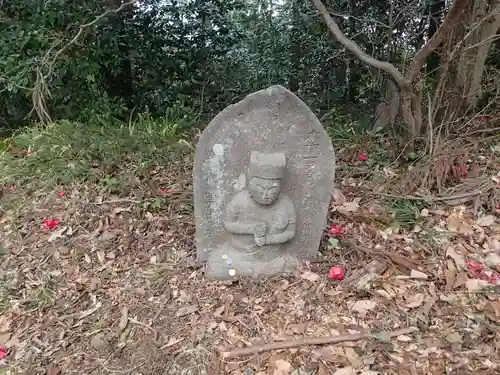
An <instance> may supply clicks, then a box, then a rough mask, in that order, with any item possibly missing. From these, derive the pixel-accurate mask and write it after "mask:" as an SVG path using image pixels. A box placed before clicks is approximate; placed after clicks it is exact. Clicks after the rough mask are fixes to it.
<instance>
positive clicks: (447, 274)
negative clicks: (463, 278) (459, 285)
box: [444, 259, 457, 292]
mask: <svg viewBox="0 0 500 375" xmlns="http://www.w3.org/2000/svg"><path fill="white" fill-rule="evenodd" d="M444 278H445V280H446V286H445V290H446V291H448V292H449V291H451V290H453V288H454V287H455V281H456V279H457V269H456V267H455V264H454V263H453V261H452V260H449V259H448V260H447V261H446V269H445V270H444Z"/></svg>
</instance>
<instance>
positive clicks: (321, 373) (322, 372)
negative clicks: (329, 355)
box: [316, 362, 328, 375]
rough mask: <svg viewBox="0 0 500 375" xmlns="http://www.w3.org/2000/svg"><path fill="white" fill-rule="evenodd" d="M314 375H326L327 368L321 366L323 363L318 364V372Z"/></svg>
mask: <svg viewBox="0 0 500 375" xmlns="http://www.w3.org/2000/svg"><path fill="white" fill-rule="evenodd" d="M316 375H328V368H327V367H326V366H325V365H324V364H323V362H319V363H318V372H317V373H316Z"/></svg>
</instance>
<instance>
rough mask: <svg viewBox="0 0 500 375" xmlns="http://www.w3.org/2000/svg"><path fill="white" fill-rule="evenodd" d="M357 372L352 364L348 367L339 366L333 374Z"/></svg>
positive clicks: (347, 374) (349, 374) (352, 373)
mask: <svg viewBox="0 0 500 375" xmlns="http://www.w3.org/2000/svg"><path fill="white" fill-rule="evenodd" d="M355 373H356V372H355V371H354V368H353V367H351V366H348V367H343V368H339V369H338V370H336V371H335V372H334V373H333V375H354V374H355Z"/></svg>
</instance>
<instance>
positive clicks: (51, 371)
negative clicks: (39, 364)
mask: <svg viewBox="0 0 500 375" xmlns="http://www.w3.org/2000/svg"><path fill="white" fill-rule="evenodd" d="M60 374H61V370H60V369H59V367H56V366H49V367H47V375H60Z"/></svg>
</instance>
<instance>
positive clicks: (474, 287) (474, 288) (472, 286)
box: [465, 279, 490, 293]
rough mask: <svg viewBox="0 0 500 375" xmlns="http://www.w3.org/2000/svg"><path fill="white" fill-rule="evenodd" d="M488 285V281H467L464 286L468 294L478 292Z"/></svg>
mask: <svg viewBox="0 0 500 375" xmlns="http://www.w3.org/2000/svg"><path fill="white" fill-rule="evenodd" d="M489 285H490V283H489V282H488V281H485V280H479V279H469V280H467V282H466V283H465V286H466V287H467V291H469V293H473V292H479V291H480V290H482V289H484V288H486V287H487V286H489Z"/></svg>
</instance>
